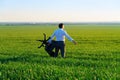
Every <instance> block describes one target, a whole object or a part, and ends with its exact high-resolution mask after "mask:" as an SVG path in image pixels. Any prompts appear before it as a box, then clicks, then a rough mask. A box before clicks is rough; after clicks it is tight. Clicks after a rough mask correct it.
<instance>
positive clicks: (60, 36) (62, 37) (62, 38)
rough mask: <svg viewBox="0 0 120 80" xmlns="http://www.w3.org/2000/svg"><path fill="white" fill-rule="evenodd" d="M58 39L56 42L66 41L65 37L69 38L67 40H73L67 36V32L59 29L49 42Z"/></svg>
mask: <svg viewBox="0 0 120 80" xmlns="http://www.w3.org/2000/svg"><path fill="white" fill-rule="evenodd" d="M54 37H56V41H65V37H67V39H69V40H70V41H72V40H73V39H72V38H71V37H70V36H69V35H68V34H67V32H66V31H64V30H63V29H57V30H55V32H54V33H53V34H52V36H51V38H50V40H48V42H50V43H51V40H52V39H53V38H54Z"/></svg>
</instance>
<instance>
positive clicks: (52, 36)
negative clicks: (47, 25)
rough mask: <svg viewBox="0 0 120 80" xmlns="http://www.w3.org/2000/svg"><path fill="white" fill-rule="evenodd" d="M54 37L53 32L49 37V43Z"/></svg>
mask: <svg viewBox="0 0 120 80" xmlns="http://www.w3.org/2000/svg"><path fill="white" fill-rule="evenodd" d="M54 36H55V32H54V33H53V34H52V35H51V37H50V39H49V40H48V42H49V43H51V41H52V39H53V38H54Z"/></svg>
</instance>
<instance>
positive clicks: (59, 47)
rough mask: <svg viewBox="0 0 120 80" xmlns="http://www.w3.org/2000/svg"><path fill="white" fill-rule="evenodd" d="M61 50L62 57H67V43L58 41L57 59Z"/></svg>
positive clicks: (56, 48)
mask: <svg viewBox="0 0 120 80" xmlns="http://www.w3.org/2000/svg"><path fill="white" fill-rule="evenodd" d="M59 50H60V52H61V56H62V57H65V43H64V41H56V47H55V57H57V56H58V52H59Z"/></svg>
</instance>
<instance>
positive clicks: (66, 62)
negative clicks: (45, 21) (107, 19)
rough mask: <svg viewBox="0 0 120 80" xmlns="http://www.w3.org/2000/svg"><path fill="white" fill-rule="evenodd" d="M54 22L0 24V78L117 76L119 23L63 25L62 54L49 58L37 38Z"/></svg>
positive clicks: (103, 79)
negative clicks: (65, 34)
mask: <svg viewBox="0 0 120 80" xmlns="http://www.w3.org/2000/svg"><path fill="white" fill-rule="evenodd" d="M55 29H57V26H56V25H14V26H2V25H1V26H0V80H118V79H120V72H119V71H120V67H119V66H120V25H65V29H66V30H67V32H68V33H69V34H70V35H71V37H73V38H74V39H75V40H76V41H77V43H78V44H77V45H74V44H73V43H71V42H70V41H68V40H67V39H66V49H67V51H66V58H64V59H63V58H61V55H60V54H59V56H58V58H51V57H49V55H48V54H47V53H46V52H45V51H44V48H41V49H38V48H37V47H38V46H39V45H40V43H39V42H36V40H37V39H43V33H46V34H47V36H50V35H51V34H52V32H53V31H54V30H55Z"/></svg>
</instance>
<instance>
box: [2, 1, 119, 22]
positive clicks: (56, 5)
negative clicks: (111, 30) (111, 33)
mask: <svg viewBox="0 0 120 80" xmlns="http://www.w3.org/2000/svg"><path fill="white" fill-rule="evenodd" d="M119 4H120V0H0V22H112V21H113V22H120V5H119Z"/></svg>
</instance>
